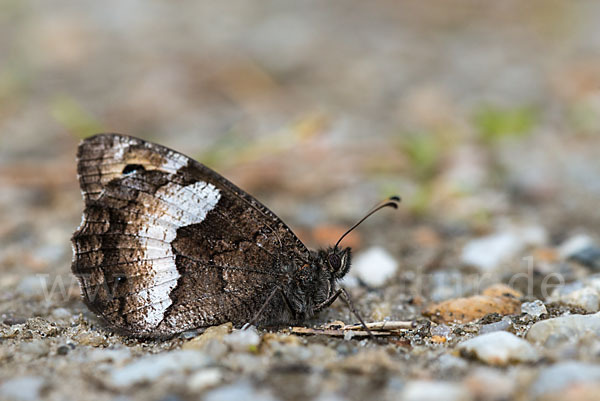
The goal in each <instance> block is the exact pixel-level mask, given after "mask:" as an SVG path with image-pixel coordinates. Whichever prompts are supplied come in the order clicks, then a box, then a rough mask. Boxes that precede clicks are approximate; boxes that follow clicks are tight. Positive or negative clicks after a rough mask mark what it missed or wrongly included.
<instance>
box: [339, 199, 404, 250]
mask: <svg viewBox="0 0 600 401" xmlns="http://www.w3.org/2000/svg"><path fill="white" fill-rule="evenodd" d="M401 200H402V199H400V197H399V196H391V197H389V198H388V199H386V200H384V201H382V202H380V203H378V204H377V205H375V206H374V207H373V208H372V209H371V210H370V211H369V212H368V213H367V214H366V215H365V217H363V218H362V219H360V220H359V221H358V222H357V223H356V224H354V225H353V226H352V227H350V228H349V229H348V231H346V232H345V233H344V235H342V236H341V237H340V239H339V240H338V242H336V243H335V246H334V247H333V248H334V249H335V248H337V247H338V245H339V244H340V242H342V240H343V239H344V237H346V235H348V234H350V233H351V232H352V230H354V229H355V228H356V227H358V226H359V225H360V223H362V222H363V221H365V220H366V219H368V218H369V217H371V215H373V214H374V213H376V212H378V211H379V210H381V209H383V208H386V207H393V208H394V209H398V204H399V203H400V201H401Z"/></svg>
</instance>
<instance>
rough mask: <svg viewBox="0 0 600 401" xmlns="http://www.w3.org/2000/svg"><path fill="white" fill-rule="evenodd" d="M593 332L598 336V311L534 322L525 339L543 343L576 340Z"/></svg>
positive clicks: (599, 331)
mask: <svg viewBox="0 0 600 401" xmlns="http://www.w3.org/2000/svg"><path fill="white" fill-rule="evenodd" d="M588 334H593V335H596V336H600V312H598V313H596V314H593V315H569V316H561V317H556V318H553V319H548V320H542V321H541V322H537V323H535V324H534V325H533V326H531V328H530V329H529V331H528V332H527V340H529V341H531V342H536V343H542V344H545V345H556V344H557V343H560V342H563V341H577V340H578V339H579V338H581V337H583V336H585V335H588Z"/></svg>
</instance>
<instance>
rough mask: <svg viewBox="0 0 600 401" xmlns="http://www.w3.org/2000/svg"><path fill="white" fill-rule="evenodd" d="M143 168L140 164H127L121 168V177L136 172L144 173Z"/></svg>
mask: <svg viewBox="0 0 600 401" xmlns="http://www.w3.org/2000/svg"><path fill="white" fill-rule="evenodd" d="M144 170H145V168H144V166H142V165H141V164H128V165H126V166H125V167H124V168H123V171H122V173H123V175H127V174H131V173H135V172H136V171H144Z"/></svg>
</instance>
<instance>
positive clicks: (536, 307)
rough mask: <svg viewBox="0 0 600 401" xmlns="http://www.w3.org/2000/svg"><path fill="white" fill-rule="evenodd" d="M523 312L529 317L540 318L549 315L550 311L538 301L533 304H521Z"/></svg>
mask: <svg viewBox="0 0 600 401" xmlns="http://www.w3.org/2000/svg"><path fill="white" fill-rule="evenodd" d="M521 312H522V313H527V314H528V315H529V316H533V317H540V316H542V315H544V314H547V313H548V310H547V309H546V305H544V303H543V302H542V301H540V300H539V299H536V300H535V301H533V302H523V303H522V304H521Z"/></svg>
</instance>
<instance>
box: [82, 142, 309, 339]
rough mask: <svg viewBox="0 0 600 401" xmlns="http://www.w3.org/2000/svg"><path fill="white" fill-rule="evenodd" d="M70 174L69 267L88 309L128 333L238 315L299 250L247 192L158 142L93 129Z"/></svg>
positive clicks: (260, 299) (151, 333) (163, 332)
mask: <svg viewBox="0 0 600 401" xmlns="http://www.w3.org/2000/svg"><path fill="white" fill-rule="evenodd" d="M78 176H79V181H80V186H81V190H82V194H83V198H84V201H85V210H84V213H83V218H82V222H81V224H80V226H79V228H78V229H77V231H76V232H75V234H74V235H73V239H72V241H73V248H74V259H73V265H72V270H73V272H74V273H75V275H76V276H77V277H78V278H79V280H80V284H81V288H82V292H83V296H84V300H85V301H86V303H87V304H88V305H89V306H90V308H91V309H92V310H93V311H95V312H96V313H97V314H99V315H100V316H102V317H103V318H104V319H105V320H106V321H108V323H109V324H110V325H112V326H114V327H115V328H117V329H120V330H121V331H124V332H126V333H128V334H132V335H137V336H148V337H159V336H163V337H164V336H169V335H172V334H175V333H178V332H181V331H184V330H188V329H192V328H196V327H202V326H210V325H214V324H219V323H223V322H227V321H233V322H234V323H243V322H244V321H248V320H250V319H252V318H253V317H254V316H253V314H254V313H255V312H256V311H257V310H258V309H259V308H260V306H261V304H262V303H264V302H265V300H266V298H267V297H268V296H269V295H270V294H271V293H272V292H273V290H274V289H275V288H276V287H277V286H278V285H280V284H281V283H282V282H283V281H285V280H286V279H287V277H288V276H289V274H288V273H289V272H288V269H290V268H291V267H292V266H293V265H294V263H297V261H296V260H295V259H296V258H297V257H303V256H304V257H308V250H307V249H306V248H305V247H304V245H303V244H302V243H301V242H300V241H299V240H298V238H297V237H296V236H295V235H294V234H293V233H292V232H291V230H290V229H289V228H288V227H287V226H286V225H285V224H284V223H283V222H282V221H281V220H280V219H279V218H278V217H277V216H275V214H273V213H272V212H271V211H269V210H268V209H267V208H266V207H265V206H263V205H262V204H260V203H259V202H258V201H257V200H256V199H254V198H253V197H251V196H250V195H248V194H246V193H245V192H244V191H242V190H240V189H239V188H237V187H236V186H235V185H233V184H232V183H230V182H229V181H228V180H226V179H225V178H223V177H222V176H220V175H219V174H217V173H215V172H214V171H212V170H210V169H209V168H207V167H206V166H204V165H202V164H201V163H198V162H196V161H194V160H192V159H190V158H188V157H187V156H184V155H182V154H180V153H177V152H175V151H173V150H170V149H168V148H166V147H163V146H160V145H156V144H153V143H150V142H146V141H143V140H141V139H137V138H133V137H128V136H123V135H118V134H99V135H96V136H94V137H91V138H88V139H86V140H84V141H83V142H82V143H81V145H80V147H79V149H78ZM273 307H274V308H276V307H277V305H276V304H275V305H274V306H273ZM264 319H265V320H268V319H269V314H268V313H266V314H265V315H264Z"/></svg>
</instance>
